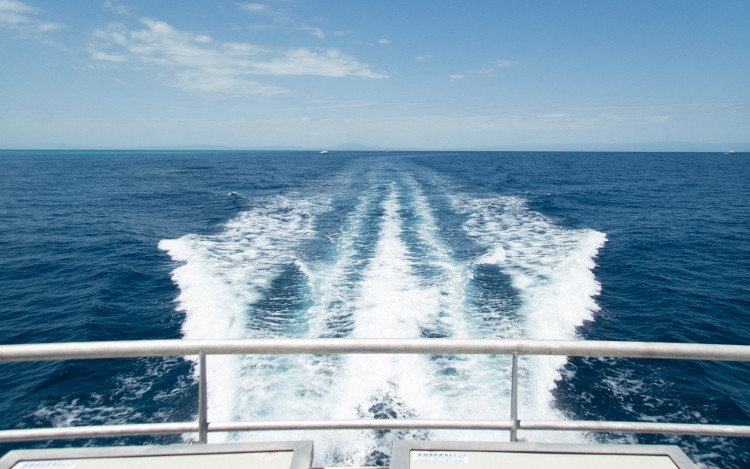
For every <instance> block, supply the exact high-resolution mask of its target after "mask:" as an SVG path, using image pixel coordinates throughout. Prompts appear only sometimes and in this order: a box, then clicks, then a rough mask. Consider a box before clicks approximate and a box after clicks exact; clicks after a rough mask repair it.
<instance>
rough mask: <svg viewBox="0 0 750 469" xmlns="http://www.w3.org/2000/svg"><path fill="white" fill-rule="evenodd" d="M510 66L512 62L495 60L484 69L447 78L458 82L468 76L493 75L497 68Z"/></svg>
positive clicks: (476, 69) (455, 74)
mask: <svg viewBox="0 0 750 469" xmlns="http://www.w3.org/2000/svg"><path fill="white" fill-rule="evenodd" d="M511 65H513V62H511V61H510V60H507V59H503V60H495V61H494V62H492V63H490V64H489V65H487V66H485V67H480V68H475V69H473V70H469V71H468V72H463V73H454V74H452V75H449V76H448V78H450V79H451V80H460V79H461V78H466V77H467V76H468V75H483V74H487V73H494V72H495V71H497V69H498V68H502V67H510V66H511Z"/></svg>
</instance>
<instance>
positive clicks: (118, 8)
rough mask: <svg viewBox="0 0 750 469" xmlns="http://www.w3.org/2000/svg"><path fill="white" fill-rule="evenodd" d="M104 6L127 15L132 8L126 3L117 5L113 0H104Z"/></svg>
mask: <svg viewBox="0 0 750 469" xmlns="http://www.w3.org/2000/svg"><path fill="white" fill-rule="evenodd" d="M104 8H106V9H107V10H109V11H111V12H113V13H117V14H118V15H127V14H129V13H130V8H128V7H126V6H125V5H115V4H113V3H112V2H104Z"/></svg>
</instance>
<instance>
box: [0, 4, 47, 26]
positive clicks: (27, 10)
mask: <svg viewBox="0 0 750 469" xmlns="http://www.w3.org/2000/svg"><path fill="white" fill-rule="evenodd" d="M37 13H38V10H37V9H36V8H34V7H31V6H29V5H27V4H25V3H23V2H19V1H17V0H0V25H3V26H6V27H18V26H20V25H23V24H25V23H29V22H30V21H31V19H30V18H29V15H35V14H37Z"/></svg>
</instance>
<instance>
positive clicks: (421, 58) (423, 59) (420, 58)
mask: <svg viewBox="0 0 750 469" xmlns="http://www.w3.org/2000/svg"><path fill="white" fill-rule="evenodd" d="M431 58H432V56H431V55H418V56H416V57H414V60H416V61H417V62H427V61H428V60H430V59H431Z"/></svg>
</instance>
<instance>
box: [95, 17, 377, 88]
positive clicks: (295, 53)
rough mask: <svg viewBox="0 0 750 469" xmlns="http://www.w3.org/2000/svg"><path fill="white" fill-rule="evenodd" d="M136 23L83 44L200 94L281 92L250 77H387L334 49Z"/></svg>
mask: <svg viewBox="0 0 750 469" xmlns="http://www.w3.org/2000/svg"><path fill="white" fill-rule="evenodd" d="M141 23H142V24H143V25H145V28H144V29H138V30H129V29H127V28H126V27H125V26H124V25H122V24H120V23H112V24H110V25H109V26H108V27H107V28H106V29H104V30H102V29H98V30H96V31H95V32H94V33H93V37H94V40H93V42H92V43H91V44H90V46H89V52H90V53H91V55H92V57H93V58H94V59H96V60H101V61H104V62H110V63H127V64H129V65H130V66H131V67H133V68H135V67H139V66H144V65H146V66H149V67H152V68H153V69H155V71H157V73H158V74H160V75H159V76H161V77H162V78H163V79H164V80H165V82H166V83H167V84H168V85H169V86H173V87H176V88H180V89H184V90H188V91H195V92H204V93H220V94H238V95H273V94H279V93H284V92H286V91H287V90H285V89H283V88H280V87H278V86H275V85H266V84H261V83H258V82H255V81H252V80H249V79H248V77H249V76H253V75H277V76H278V75H292V76H294V75H317V76H325V77H359V78H387V77H388V75H386V74H383V73H377V72H374V71H373V70H371V69H370V68H369V67H368V66H367V65H365V64H362V63H359V62H358V61H357V60H356V59H355V58H354V57H352V56H350V55H348V54H345V53H344V52H342V51H340V50H338V49H327V50H320V51H313V50H310V49H307V48H305V47H300V48H296V49H276V48H267V47H261V46H258V45H255V44H249V43H237V42H218V41H215V40H213V39H211V38H210V37H209V36H206V35H196V34H193V33H192V32H190V31H182V30H178V29H175V28H174V27H172V26H170V25H169V24H167V23H165V22H163V21H157V20H155V19H151V18H143V19H141Z"/></svg>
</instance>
